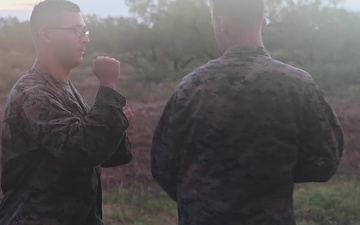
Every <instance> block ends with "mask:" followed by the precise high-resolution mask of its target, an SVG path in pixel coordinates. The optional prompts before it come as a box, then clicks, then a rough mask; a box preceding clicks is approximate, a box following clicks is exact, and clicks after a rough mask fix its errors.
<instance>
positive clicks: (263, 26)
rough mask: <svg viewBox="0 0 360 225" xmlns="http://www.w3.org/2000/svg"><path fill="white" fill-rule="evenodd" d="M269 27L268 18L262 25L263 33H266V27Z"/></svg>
mask: <svg viewBox="0 0 360 225" xmlns="http://www.w3.org/2000/svg"><path fill="white" fill-rule="evenodd" d="M267 25H268V21H267V19H266V18H264V19H263V23H262V27H261V32H262V33H264V32H265V30H266V27H267Z"/></svg>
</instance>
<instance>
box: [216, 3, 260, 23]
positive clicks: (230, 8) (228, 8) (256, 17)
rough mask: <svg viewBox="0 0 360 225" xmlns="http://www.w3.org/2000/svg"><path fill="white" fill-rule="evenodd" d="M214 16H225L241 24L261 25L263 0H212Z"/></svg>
mask: <svg viewBox="0 0 360 225" xmlns="http://www.w3.org/2000/svg"><path fill="white" fill-rule="evenodd" d="M212 10H213V12H212V14H213V17H218V16H221V17H225V18H228V19H230V20H231V21H232V22H233V23H235V24H239V25H240V26H253V25H261V24H262V22H263V19H264V1H263V0H212Z"/></svg>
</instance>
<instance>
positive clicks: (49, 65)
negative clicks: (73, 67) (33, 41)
mask: <svg viewBox="0 0 360 225" xmlns="http://www.w3.org/2000/svg"><path fill="white" fill-rule="evenodd" d="M36 63H37V65H38V66H39V67H40V68H41V69H42V70H43V71H44V72H46V73H47V74H49V75H51V76H52V77H53V78H54V79H55V80H57V81H60V82H64V83H68V82H69V74H70V69H69V68H66V67H65V66H64V65H63V64H62V63H61V62H60V61H59V60H57V59H56V58H55V57H53V56H48V55H46V54H41V53H38V54H37V59H36Z"/></svg>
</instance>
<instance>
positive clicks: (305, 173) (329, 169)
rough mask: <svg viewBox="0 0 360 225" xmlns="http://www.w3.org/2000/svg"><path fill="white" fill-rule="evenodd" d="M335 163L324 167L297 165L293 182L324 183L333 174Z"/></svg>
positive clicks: (335, 167) (335, 168)
mask: <svg viewBox="0 0 360 225" xmlns="http://www.w3.org/2000/svg"><path fill="white" fill-rule="evenodd" d="M336 170H337V165H335V164H333V165H329V166H326V167H321V168H320V167H307V168H306V167H300V166H299V167H297V168H296V169H295V173H294V182H295V183H307V182H319V183H324V182H328V181H330V180H331V178H332V177H333V176H334V175H335V173H336Z"/></svg>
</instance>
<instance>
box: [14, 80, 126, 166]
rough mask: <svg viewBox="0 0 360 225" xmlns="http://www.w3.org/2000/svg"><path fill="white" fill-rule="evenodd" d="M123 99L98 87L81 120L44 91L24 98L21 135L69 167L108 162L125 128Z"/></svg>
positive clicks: (109, 90) (115, 93)
mask: <svg viewBox="0 0 360 225" xmlns="http://www.w3.org/2000/svg"><path fill="white" fill-rule="evenodd" d="M125 104H126V101H125V98H124V97H122V96H121V95H120V94H119V93H117V92H116V91H114V90H112V89H110V88H106V87H100V89H99V91H98V94H97V97H96V100H95V104H94V106H93V107H92V108H91V109H90V111H89V112H88V113H87V115H86V116H85V117H84V118H79V117H78V116H76V115H74V114H73V113H71V112H70V111H68V110H67V109H66V108H65V107H64V105H63V104H62V103H61V102H60V100H59V99H57V98H56V97H54V96H53V95H51V94H49V93H47V92H46V91H41V90H40V91H35V92H34V93H31V94H29V95H28V97H27V98H26V99H25V101H24V104H23V107H22V118H21V119H23V121H24V132H27V133H29V134H30V135H31V136H32V138H33V139H34V140H36V141H37V143H38V144H39V146H40V147H41V148H43V149H44V150H47V151H48V152H49V153H50V154H52V155H53V156H54V157H56V158H58V159H59V160H61V161H63V162H64V163H66V164H70V165H73V166H90V165H92V166H97V165H100V164H102V163H104V162H105V161H106V160H107V159H108V158H110V157H111V156H112V155H113V154H114V152H115V151H116V149H117V147H118V146H119V144H120V142H121V139H122V137H123V135H124V133H125V131H126V129H127V128H128V126H129V123H128V120H127V118H126V116H125V114H124V112H123V110H122V108H123V107H124V106H125Z"/></svg>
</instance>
